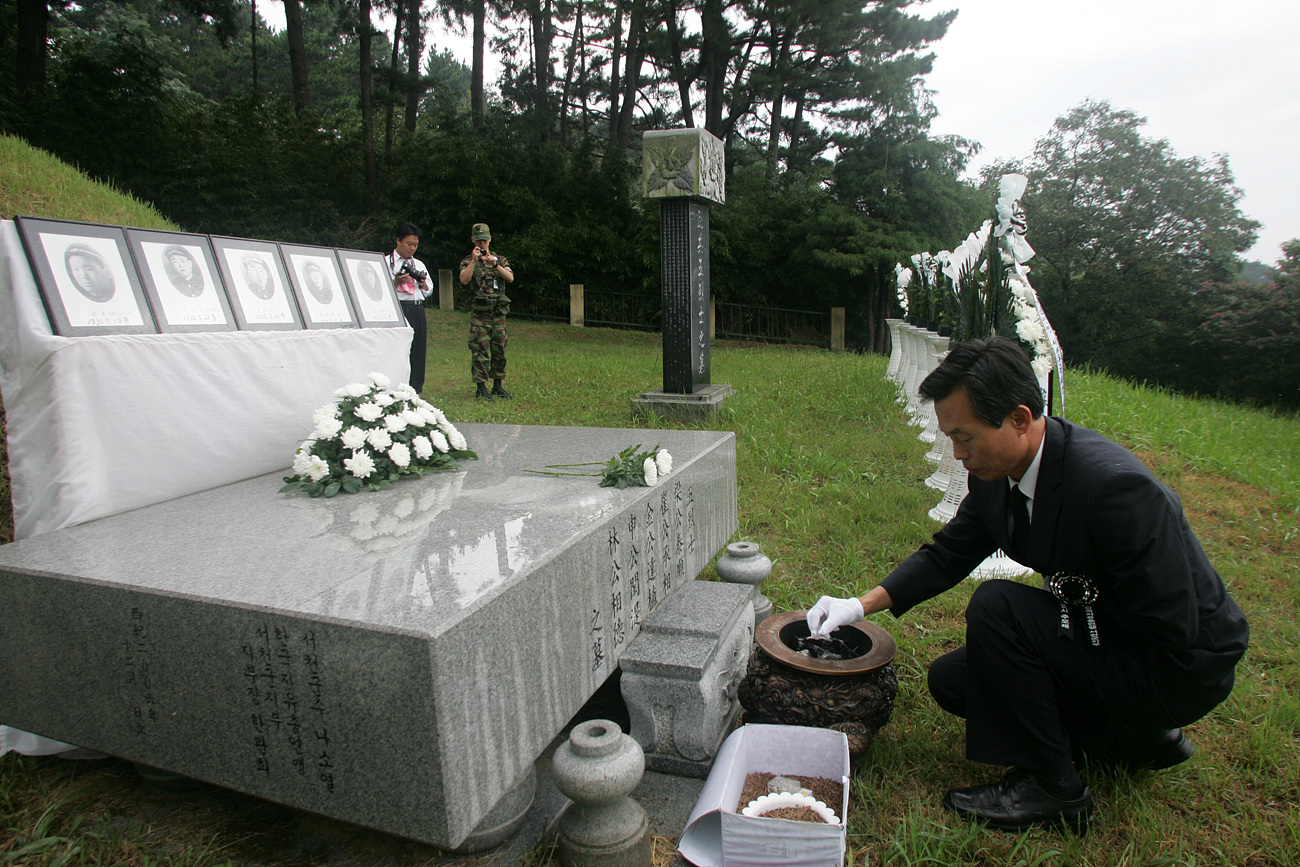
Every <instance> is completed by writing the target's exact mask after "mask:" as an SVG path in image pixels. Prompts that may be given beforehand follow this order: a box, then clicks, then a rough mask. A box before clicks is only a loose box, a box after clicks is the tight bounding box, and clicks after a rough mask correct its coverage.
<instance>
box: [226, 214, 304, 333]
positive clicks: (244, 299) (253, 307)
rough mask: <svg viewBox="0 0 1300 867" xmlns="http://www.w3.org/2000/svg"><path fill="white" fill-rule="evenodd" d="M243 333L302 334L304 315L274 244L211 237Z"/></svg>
mask: <svg viewBox="0 0 1300 867" xmlns="http://www.w3.org/2000/svg"><path fill="white" fill-rule="evenodd" d="M208 240H209V241H211V242H212V252H213V255H214V256H215V257H216V260H217V269H218V270H219V271H220V272H221V279H222V280H223V281H225V284H226V294H227V295H228V296H229V298H230V309H231V310H232V311H233V312H234V314H235V322H236V324H238V326H239V330H240V331H301V330H302V327H303V323H302V314H301V313H300V312H299V311H298V299H297V298H296V297H295V295H294V291H293V288H292V287H291V286H290V285H289V273H288V271H286V270H285V267H284V260H283V259H281V258H280V246H279V245H278V244H276V243H275V242H274V241H255V240H252V239H251V238H232V237H228V236H225V235H209V236H208Z"/></svg>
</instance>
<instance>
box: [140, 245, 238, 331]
mask: <svg viewBox="0 0 1300 867" xmlns="http://www.w3.org/2000/svg"><path fill="white" fill-rule="evenodd" d="M126 241H127V244H128V245H129V246H130V248H131V254H132V255H133V256H135V262H136V267H137V269H138V270H139V272H140V278H141V279H142V280H143V282H144V291H145V294H146V295H147V296H148V298H149V304H150V306H152V307H153V313H154V320H155V321H156V322H157V324H158V330H159V331H162V332H164V333H167V332H186V331H234V330H235V329H236V328H237V327H238V326H237V325H236V324H235V317H234V314H233V313H232V312H231V310H230V301H229V300H228V299H227V298H226V288H225V286H224V285H223V284H222V281H221V274H220V272H219V271H218V270H217V262H216V259H215V258H214V257H213V255H212V245H211V244H210V243H209V242H208V238H207V236H206V235H188V234H182V233H180V232H157V231H152V230H148V229H127V230H126Z"/></svg>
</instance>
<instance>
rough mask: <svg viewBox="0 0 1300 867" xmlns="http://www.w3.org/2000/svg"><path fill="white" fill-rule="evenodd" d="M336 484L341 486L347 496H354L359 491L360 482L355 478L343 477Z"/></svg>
mask: <svg viewBox="0 0 1300 867" xmlns="http://www.w3.org/2000/svg"><path fill="white" fill-rule="evenodd" d="M338 484H340V485H342V486H343V490H345V491H347V492H348V493H349V494H355V493H356V492H357V491H359V490H361V480H360V479H358V478H357V477H356V476H344V477H343V479H342V480H341V481H340V482H338Z"/></svg>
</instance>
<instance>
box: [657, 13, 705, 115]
mask: <svg viewBox="0 0 1300 867" xmlns="http://www.w3.org/2000/svg"><path fill="white" fill-rule="evenodd" d="M677 12H678V9H677V5H676V4H675V3H674V4H672V5H671V6H670V7H669V9H668V10H667V12H666V14H665V16H664V25H665V26H666V27H667V28H668V58H667V59H668V68H669V74H670V75H671V76H672V78H673V81H675V82H676V83H677V98H678V99H679V100H681V103H682V123H683V124H685V125H686V128H687V129H694V128H695V112H694V111H693V110H692V109H691V85H692V84H694V83H695V75H696V74H697V73H696V72H687V70H686V66H685V64H683V63H682V56H683V54H684V52H683V50H682V27H681V22H679V21H678V20H677ZM697 70H698V67H697Z"/></svg>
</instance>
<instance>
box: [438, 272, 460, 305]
mask: <svg viewBox="0 0 1300 867" xmlns="http://www.w3.org/2000/svg"><path fill="white" fill-rule="evenodd" d="M453 288H454V287H453V286H452V282H451V269H449V268H439V269H438V309H439V310H454V309H455V308H456V296H455V293H454V292H453Z"/></svg>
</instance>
